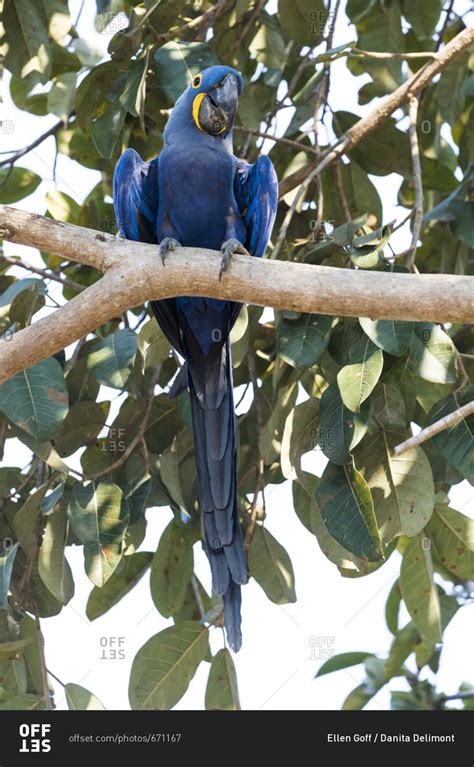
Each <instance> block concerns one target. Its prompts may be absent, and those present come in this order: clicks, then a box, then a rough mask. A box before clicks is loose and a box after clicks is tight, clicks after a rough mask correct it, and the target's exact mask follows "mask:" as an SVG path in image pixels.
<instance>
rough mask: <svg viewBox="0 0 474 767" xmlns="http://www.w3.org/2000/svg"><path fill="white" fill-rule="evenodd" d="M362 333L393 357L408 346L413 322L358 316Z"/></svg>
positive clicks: (397, 355)
mask: <svg viewBox="0 0 474 767" xmlns="http://www.w3.org/2000/svg"><path fill="white" fill-rule="evenodd" d="M359 322H360V325H361V327H362V329H363V331H364V333H365V334H366V335H367V336H368V337H369V338H370V340H371V341H373V342H374V344H375V345H376V346H378V347H379V348H380V349H383V350H384V351H385V352H388V353H389V354H393V355H394V356H395V357H401V355H402V354H404V353H405V352H406V351H407V350H408V349H409V347H410V343H411V340H412V336H413V322H395V321H394V320H371V319H369V318H368V317H360V318H359Z"/></svg>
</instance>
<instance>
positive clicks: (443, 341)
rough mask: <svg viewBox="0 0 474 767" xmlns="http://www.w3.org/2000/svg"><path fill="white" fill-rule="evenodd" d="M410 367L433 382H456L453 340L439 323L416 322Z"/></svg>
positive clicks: (416, 373) (409, 358) (409, 361)
mask: <svg viewBox="0 0 474 767" xmlns="http://www.w3.org/2000/svg"><path fill="white" fill-rule="evenodd" d="M414 331H415V332H414V335H413V337H412V341H411V345H410V353H409V356H408V369H409V370H411V372H412V373H414V374H415V375H417V376H419V377H420V378H424V379H425V381H432V382H433V383H441V384H445V383H455V381H456V378H457V374H456V353H455V349H454V345H453V342H452V341H451V339H450V337H449V336H448V334H447V333H445V332H444V330H441V328H440V327H439V325H433V324H431V323H429V322H415V323H414Z"/></svg>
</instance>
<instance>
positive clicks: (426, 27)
mask: <svg viewBox="0 0 474 767" xmlns="http://www.w3.org/2000/svg"><path fill="white" fill-rule="evenodd" d="M442 8H443V0H403V5H402V11H403V15H404V16H405V18H406V20H407V21H408V23H409V24H410V26H411V27H412V28H413V30H414V31H415V34H416V36H417V37H418V38H419V39H420V40H425V39H427V38H430V37H431V36H432V34H433V32H434V31H435V28H436V25H437V23H438V21H439V17H440V14H441V9H442Z"/></svg>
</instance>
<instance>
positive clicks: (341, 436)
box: [317, 384, 370, 466]
mask: <svg viewBox="0 0 474 767" xmlns="http://www.w3.org/2000/svg"><path fill="white" fill-rule="evenodd" d="M363 410H364V411H365V413H364V415H365V417H363V416H362V414H359V415H357V414H355V413H352V412H351V411H350V410H348V409H347V407H346V406H345V405H344V403H343V401H342V398H341V394H340V392H339V388H338V387H337V386H336V385H335V384H333V385H332V386H329V387H328V388H327V389H326V391H325V392H324V394H323V396H322V397H321V405H320V426H319V430H318V437H317V438H318V444H319V446H320V448H321V450H322V452H323V453H324V455H325V456H326V457H327V458H329V460H330V461H332V462H333V463H337V464H339V465H341V466H342V465H343V464H345V463H348V462H349V461H350V460H351V455H350V452H349V451H350V449H351V448H353V447H354V446H355V445H356V444H358V442H359V441H360V440H361V439H362V437H363V436H364V434H365V431H366V430H367V421H368V418H369V415H370V403H366V405H364V408H363Z"/></svg>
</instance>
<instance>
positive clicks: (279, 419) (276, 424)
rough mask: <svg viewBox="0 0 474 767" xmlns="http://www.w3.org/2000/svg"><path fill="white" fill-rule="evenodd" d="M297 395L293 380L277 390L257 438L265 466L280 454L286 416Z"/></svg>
mask: <svg viewBox="0 0 474 767" xmlns="http://www.w3.org/2000/svg"><path fill="white" fill-rule="evenodd" d="M297 395H298V387H297V384H296V383H295V382H293V383H292V384H290V385H289V386H287V387H282V388H281V389H280V390H279V392H278V399H277V401H276V403H275V405H274V406H273V409H272V411H271V413H270V418H269V419H268V420H267V421H266V423H265V424H264V426H263V429H262V431H261V432H260V436H259V440H258V444H259V448H260V455H261V456H262V458H263V460H264V461H265V463H266V464H267V466H270V465H271V464H272V463H273V462H274V461H276V460H278V458H279V456H280V452H281V440H282V438H283V430H284V426H285V422H286V418H287V417H288V413H289V411H290V410H291V409H292V408H293V406H294V404H295V401H296V397H297Z"/></svg>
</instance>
